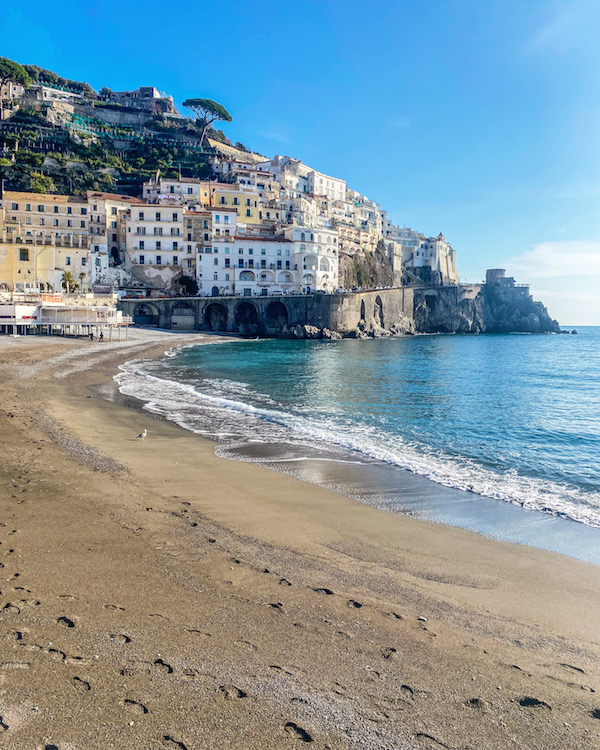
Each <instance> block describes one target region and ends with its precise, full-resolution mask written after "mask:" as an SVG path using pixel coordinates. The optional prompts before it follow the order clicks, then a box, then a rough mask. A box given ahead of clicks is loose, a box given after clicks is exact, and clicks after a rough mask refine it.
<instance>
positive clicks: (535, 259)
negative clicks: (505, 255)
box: [506, 240, 600, 281]
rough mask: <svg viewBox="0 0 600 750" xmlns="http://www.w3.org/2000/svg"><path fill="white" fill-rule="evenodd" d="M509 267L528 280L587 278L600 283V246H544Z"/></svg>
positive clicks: (555, 244)
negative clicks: (570, 277)
mask: <svg viewBox="0 0 600 750" xmlns="http://www.w3.org/2000/svg"><path fill="white" fill-rule="evenodd" d="M506 263H507V265H508V264H510V267H511V269H512V270H514V271H515V273H518V275H519V276H523V277H527V278H528V279H548V278H565V277H567V276H583V275H584V276H586V277H595V278H596V280H597V281H600V242H581V241H577V240H571V241H568V240H567V241H565V242H543V243H542V244H540V245H536V246H535V247H534V248H533V250H528V251H527V252H525V253H524V254H523V255H521V256H519V257H517V258H513V259H510V260H508V261H507V262H506Z"/></svg>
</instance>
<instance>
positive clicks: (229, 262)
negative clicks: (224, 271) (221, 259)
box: [225, 258, 231, 268]
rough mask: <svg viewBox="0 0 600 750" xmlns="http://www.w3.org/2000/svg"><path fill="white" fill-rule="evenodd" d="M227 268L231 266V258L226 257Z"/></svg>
mask: <svg viewBox="0 0 600 750" xmlns="http://www.w3.org/2000/svg"><path fill="white" fill-rule="evenodd" d="M225 268H231V258H225Z"/></svg>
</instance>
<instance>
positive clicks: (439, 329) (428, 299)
mask: <svg viewBox="0 0 600 750" xmlns="http://www.w3.org/2000/svg"><path fill="white" fill-rule="evenodd" d="M525 291H526V292H528V290H524V292H525ZM414 321H415V329H416V330H417V331H418V332H420V333H558V332H559V331H560V326H559V324H558V322H557V321H556V320H552V318H551V317H550V315H549V314H548V311H547V309H546V308H545V306H544V305H543V304H542V303H541V302H536V301H535V300H533V299H532V297H531V296H530V295H529V294H528V293H520V294H519V293H515V292H514V290H510V289H509V290H505V289H502V288H499V287H496V286H492V285H488V284H483V285H481V286H479V285H477V286H470V287H464V286H461V287H443V288H440V289H435V290H434V289H419V290H416V291H415V306H414Z"/></svg>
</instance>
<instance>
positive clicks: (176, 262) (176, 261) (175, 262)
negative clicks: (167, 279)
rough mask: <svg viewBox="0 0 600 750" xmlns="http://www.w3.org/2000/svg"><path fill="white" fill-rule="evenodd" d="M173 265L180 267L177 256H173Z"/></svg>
mask: <svg viewBox="0 0 600 750" xmlns="http://www.w3.org/2000/svg"><path fill="white" fill-rule="evenodd" d="M173 265H174V266H178V265H179V257H178V256H177V255H174V256H173Z"/></svg>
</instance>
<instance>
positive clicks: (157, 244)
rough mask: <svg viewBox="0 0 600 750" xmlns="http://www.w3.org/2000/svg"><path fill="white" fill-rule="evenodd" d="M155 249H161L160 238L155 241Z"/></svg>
mask: <svg viewBox="0 0 600 750" xmlns="http://www.w3.org/2000/svg"><path fill="white" fill-rule="evenodd" d="M156 249H157V250H162V243H161V241H160V240H157V242H156Z"/></svg>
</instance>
